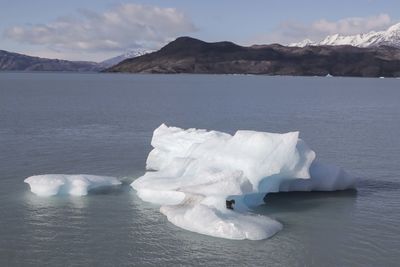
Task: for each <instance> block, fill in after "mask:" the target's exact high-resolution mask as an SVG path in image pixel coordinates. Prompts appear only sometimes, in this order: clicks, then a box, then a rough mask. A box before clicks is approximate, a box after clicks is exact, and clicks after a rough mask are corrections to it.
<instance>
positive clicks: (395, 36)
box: [288, 23, 400, 48]
mask: <svg viewBox="0 0 400 267" xmlns="http://www.w3.org/2000/svg"><path fill="white" fill-rule="evenodd" d="M309 45H310V46H318V45H352V46H357V47H372V46H382V45H387V46H392V47H398V48H400V23H397V24H395V25H393V26H391V27H390V28H388V29H387V30H386V31H379V32H375V31H372V32H368V33H362V34H356V35H340V34H334V35H329V36H327V37H326V38H325V39H323V40H322V41H320V42H312V41H311V40H309V39H306V40H303V41H301V42H299V43H292V44H289V45H288V46H292V47H293V46H297V47H305V46H309Z"/></svg>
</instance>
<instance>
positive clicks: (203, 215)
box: [132, 124, 355, 240]
mask: <svg viewBox="0 0 400 267" xmlns="http://www.w3.org/2000/svg"><path fill="white" fill-rule="evenodd" d="M151 145H152V146H153V147H154V149H153V150H152V151H151V152H150V154H149V156H148V159H147V166H146V167H147V169H148V170H149V171H148V172H146V173H145V175H143V176H142V177H140V178H138V179H137V180H135V181H134V182H133V183H132V187H133V188H134V189H135V190H136V191H137V193H138V196H139V197H140V198H141V199H143V200H144V201H149V202H152V203H156V204H160V205H161V208H160V211H161V212H162V213H163V214H165V215H166V216H167V218H168V220H169V221H170V222H172V223H173V224H175V225H177V226H179V227H181V228H184V229H186V230H190V231H194V232H198V233H202V234H206V235H211V236H216V237H222V238H229V239H251V240H258V239H264V238H268V237H270V236H272V235H274V234H275V233H276V232H278V231H279V230H280V229H282V225H281V223H279V222H278V221H276V220H274V219H272V218H269V217H266V216H261V215H257V214H254V213H252V212H251V210H250V208H251V207H252V206H254V205H259V204H262V203H263V199H264V197H265V195H266V194H267V193H269V192H279V191H311V190H322V191H332V190H342V189H348V188H353V187H354V186H355V179H353V178H352V177H350V176H348V175H347V174H346V173H345V172H344V171H343V170H341V169H339V168H337V167H334V166H328V165H323V164H321V163H318V162H316V161H315V157H316V156H315V153H314V151H312V150H311V149H310V148H309V147H308V146H307V145H306V143H305V142H303V141H302V140H301V139H299V133H298V132H289V133H285V134H275V133H267V132H256V131H237V132H236V133H235V134H234V135H233V136H232V135H230V134H227V133H223V132H218V131H206V130H198V129H188V130H183V129H180V128H176V127H167V126H166V125H164V124H163V125H161V126H160V127H159V128H157V129H156V130H155V131H154V134H153V138H152V142H151ZM232 199H234V200H235V209H234V210H230V209H227V208H226V203H225V202H226V200H232Z"/></svg>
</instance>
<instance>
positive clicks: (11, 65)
mask: <svg viewBox="0 0 400 267" xmlns="http://www.w3.org/2000/svg"><path fill="white" fill-rule="evenodd" d="M99 70H100V68H99V66H98V64H97V63H95V62H87V61H67V60H59V59H47V58H40V57H31V56H27V55H22V54H17V53H11V52H7V51H4V50H0V71H99Z"/></svg>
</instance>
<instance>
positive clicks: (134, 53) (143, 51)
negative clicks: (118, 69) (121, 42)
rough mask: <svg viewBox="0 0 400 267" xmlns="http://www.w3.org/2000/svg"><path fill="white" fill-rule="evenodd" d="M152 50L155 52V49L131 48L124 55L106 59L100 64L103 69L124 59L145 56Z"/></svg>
mask: <svg viewBox="0 0 400 267" xmlns="http://www.w3.org/2000/svg"><path fill="white" fill-rule="evenodd" d="M151 52H153V51H152V50H146V49H134V50H130V51H128V52H126V53H124V54H122V55H119V56H116V57H112V58H109V59H107V60H104V61H102V62H100V63H99V65H100V67H101V68H102V69H106V68H110V67H112V66H114V65H116V64H118V63H120V62H121V61H124V60H125V59H128V58H134V57H139V56H143V55H145V54H148V53H151Z"/></svg>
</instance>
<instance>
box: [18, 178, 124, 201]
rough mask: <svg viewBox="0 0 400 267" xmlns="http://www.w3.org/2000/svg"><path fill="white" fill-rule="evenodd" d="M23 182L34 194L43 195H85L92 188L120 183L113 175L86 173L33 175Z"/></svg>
mask: <svg viewBox="0 0 400 267" xmlns="http://www.w3.org/2000/svg"><path fill="white" fill-rule="evenodd" d="M24 182H25V183H27V184H29V186H30V188H31V191H32V192H33V193H34V194H36V195H38V196H45V197H48V196H54V195H72V196H85V195H87V194H88V191H90V190H92V189H95V188H100V187H110V186H116V185H120V184H121V182H120V181H119V180H118V179H117V178H115V177H108V176H96V175H87V174H77V175H67V174H45V175H35V176H31V177H28V178H26V179H25V180H24Z"/></svg>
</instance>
